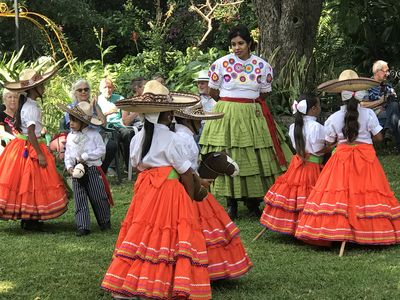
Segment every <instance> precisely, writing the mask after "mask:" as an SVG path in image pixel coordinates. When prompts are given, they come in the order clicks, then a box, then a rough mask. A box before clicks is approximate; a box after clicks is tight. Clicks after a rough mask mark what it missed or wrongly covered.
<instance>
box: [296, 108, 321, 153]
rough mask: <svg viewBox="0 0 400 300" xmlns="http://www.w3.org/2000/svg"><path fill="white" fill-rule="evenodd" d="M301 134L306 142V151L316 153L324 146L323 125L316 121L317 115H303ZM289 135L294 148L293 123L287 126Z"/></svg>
mask: <svg viewBox="0 0 400 300" xmlns="http://www.w3.org/2000/svg"><path fill="white" fill-rule="evenodd" d="M303 121H304V125H303V136H304V141H305V144H306V147H305V150H306V153H310V154H313V155H317V156H320V155H323V154H318V152H319V151H321V150H322V149H323V148H324V147H325V131H324V126H322V125H321V124H320V123H318V122H317V117H312V116H303ZM289 137H290V140H291V142H292V145H293V148H295V149H296V142H295V139H294V123H293V124H291V125H290V126H289Z"/></svg>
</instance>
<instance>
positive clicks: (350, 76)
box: [317, 70, 380, 93]
mask: <svg viewBox="0 0 400 300" xmlns="http://www.w3.org/2000/svg"><path fill="white" fill-rule="evenodd" d="M379 84H380V82H379V81H376V80H374V79H372V78H367V77H359V76H358V74H357V73H356V72H354V71H353V70H344V71H343V72H342V73H340V76H339V79H333V80H329V81H326V82H324V83H321V84H320V85H319V86H318V87H317V89H318V90H320V91H322V92H327V93H340V92H342V91H353V92H357V91H361V90H368V89H370V88H372V87H374V86H377V85H379Z"/></svg>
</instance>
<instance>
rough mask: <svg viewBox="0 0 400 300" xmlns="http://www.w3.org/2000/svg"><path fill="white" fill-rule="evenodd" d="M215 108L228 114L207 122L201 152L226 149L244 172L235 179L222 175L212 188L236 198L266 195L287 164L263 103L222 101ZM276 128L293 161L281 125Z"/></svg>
mask: <svg viewBox="0 0 400 300" xmlns="http://www.w3.org/2000/svg"><path fill="white" fill-rule="evenodd" d="M214 111H215V112H224V113H225V115H224V117H223V118H222V119H219V120H209V121H207V122H206V124H205V125H204V129H203V132H202V134H201V138H200V141H199V143H200V144H201V146H202V147H201V153H202V154H206V153H210V152H215V151H225V152H226V153H227V154H228V155H229V156H230V157H232V159H233V160H235V161H236V162H237V163H238V165H239V168H240V172H239V175H238V176H236V177H233V178H232V177H230V176H218V177H217V179H216V180H215V182H214V184H213V185H212V187H211V191H212V193H213V194H214V195H216V196H223V197H229V198H235V199H241V198H262V197H264V195H265V193H266V192H267V190H268V188H269V187H270V186H271V185H272V184H273V183H274V182H275V179H276V178H277V177H278V176H279V175H280V174H282V173H283V172H285V171H286V166H281V165H279V162H278V159H277V157H276V153H275V150H274V146H273V143H272V138H271V135H270V131H269V129H268V126H267V122H266V120H265V118H264V116H263V114H262V110H261V105H260V104H258V103H236V102H227V101H219V102H218V103H217V104H216V105H215V107H214ZM276 128H277V131H278V139H279V142H280V144H281V147H282V151H283V153H284V155H285V158H286V161H287V162H288V163H289V162H290V160H291V158H292V152H291V150H290V149H289V147H288V145H287V144H286V143H285V136H284V134H283V132H282V130H281V129H280V128H279V126H278V125H277V124H276Z"/></svg>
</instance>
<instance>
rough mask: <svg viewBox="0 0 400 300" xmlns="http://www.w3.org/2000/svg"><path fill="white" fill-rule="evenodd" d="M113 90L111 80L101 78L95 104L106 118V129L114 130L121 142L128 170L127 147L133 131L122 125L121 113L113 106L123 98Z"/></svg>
mask: <svg viewBox="0 0 400 300" xmlns="http://www.w3.org/2000/svg"><path fill="white" fill-rule="evenodd" d="M114 90H115V86H114V83H113V82H112V80H111V79H109V78H103V79H102V80H101V81H100V95H99V98H98V100H97V104H98V105H99V106H100V108H101V110H102V111H103V113H104V115H105V116H106V118H107V127H109V128H114V129H115V130H116V131H117V133H118V141H122V144H123V156H124V162H125V167H126V168H128V163H129V145H130V142H131V139H132V137H133V136H134V135H135V131H134V130H133V129H132V128H127V127H126V126H125V125H124V124H123V121H122V111H121V110H120V109H118V108H117V107H116V106H115V102H117V101H118V100H121V99H124V97H122V96H121V95H118V94H115V93H114Z"/></svg>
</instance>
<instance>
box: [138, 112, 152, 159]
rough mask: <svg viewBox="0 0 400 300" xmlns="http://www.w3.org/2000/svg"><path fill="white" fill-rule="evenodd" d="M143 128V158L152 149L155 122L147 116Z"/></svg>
mask: <svg viewBox="0 0 400 300" xmlns="http://www.w3.org/2000/svg"><path fill="white" fill-rule="evenodd" d="M142 130H144V140H143V145H142V155H141V156H140V158H141V159H143V157H145V156H146V154H147V153H148V152H149V150H150V147H151V142H152V141H153V133H154V124H153V123H151V122H150V121H148V120H147V119H146V118H145V119H144V125H143V129H142Z"/></svg>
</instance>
